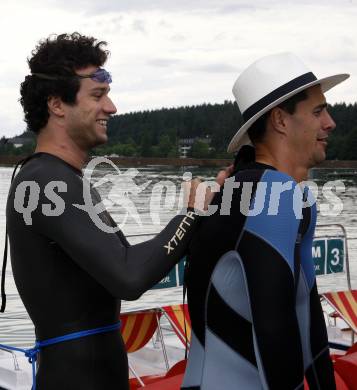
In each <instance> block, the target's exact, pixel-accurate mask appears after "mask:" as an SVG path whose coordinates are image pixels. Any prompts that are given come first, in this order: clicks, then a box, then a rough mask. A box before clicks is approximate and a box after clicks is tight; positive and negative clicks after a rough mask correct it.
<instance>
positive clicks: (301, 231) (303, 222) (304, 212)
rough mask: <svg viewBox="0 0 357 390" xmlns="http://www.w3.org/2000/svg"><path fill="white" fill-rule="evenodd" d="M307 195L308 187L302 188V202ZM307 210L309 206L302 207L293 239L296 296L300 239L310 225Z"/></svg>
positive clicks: (299, 264) (305, 199) (299, 262)
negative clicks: (296, 231) (294, 238)
mask: <svg viewBox="0 0 357 390" xmlns="http://www.w3.org/2000/svg"><path fill="white" fill-rule="evenodd" d="M307 197H308V188H304V192H303V202H304V203H305V202H307ZM309 210H310V208H303V209H302V218H301V220H300V224H299V229H298V233H297V236H296V241H295V249H294V254H295V261H294V281H295V297H296V293H297V288H298V284H299V277H300V267H301V257H300V247H301V241H302V238H303V236H304V234H305V233H306V232H307V229H308V228H309V225H310V218H309V216H308V215H307V213H308V212H309Z"/></svg>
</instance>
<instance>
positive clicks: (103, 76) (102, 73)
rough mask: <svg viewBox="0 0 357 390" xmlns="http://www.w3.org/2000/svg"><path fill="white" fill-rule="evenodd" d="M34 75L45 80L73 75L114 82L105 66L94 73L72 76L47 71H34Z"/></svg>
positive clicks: (61, 78) (60, 78)
mask: <svg viewBox="0 0 357 390" xmlns="http://www.w3.org/2000/svg"><path fill="white" fill-rule="evenodd" d="M32 75H33V76H36V77H39V78H40V79H45V80H65V79H67V78H71V77H78V78H79V79H91V80H93V81H96V82H98V83H108V84H110V83H111V82H112V76H111V74H110V73H109V72H108V71H106V70H105V69H103V68H98V69H97V70H96V71H95V72H94V73H91V74H85V75H82V74H75V75H71V76H59V75H58V76H57V75H52V74H47V73H32Z"/></svg>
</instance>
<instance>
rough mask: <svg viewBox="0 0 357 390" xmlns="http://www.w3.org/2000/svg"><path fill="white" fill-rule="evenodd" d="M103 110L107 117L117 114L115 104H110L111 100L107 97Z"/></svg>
mask: <svg viewBox="0 0 357 390" xmlns="http://www.w3.org/2000/svg"><path fill="white" fill-rule="evenodd" d="M103 110H104V111H105V112H106V113H107V114H109V115H113V114H115V113H116V112H117V108H116V107H115V104H114V103H113V102H112V100H111V99H110V97H108V96H107V98H106V100H105V104H104V107H103Z"/></svg>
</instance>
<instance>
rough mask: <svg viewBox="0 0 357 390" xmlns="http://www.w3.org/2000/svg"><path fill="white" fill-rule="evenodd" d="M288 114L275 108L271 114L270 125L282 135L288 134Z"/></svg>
mask: <svg viewBox="0 0 357 390" xmlns="http://www.w3.org/2000/svg"><path fill="white" fill-rule="evenodd" d="M288 115H289V114H288V113H287V112H286V111H284V110H283V109H281V108H280V107H274V108H273V109H272V110H271V113H270V117H269V119H270V123H271V125H272V127H273V128H274V129H275V130H276V131H277V132H278V133H280V134H286V132H287V124H288Z"/></svg>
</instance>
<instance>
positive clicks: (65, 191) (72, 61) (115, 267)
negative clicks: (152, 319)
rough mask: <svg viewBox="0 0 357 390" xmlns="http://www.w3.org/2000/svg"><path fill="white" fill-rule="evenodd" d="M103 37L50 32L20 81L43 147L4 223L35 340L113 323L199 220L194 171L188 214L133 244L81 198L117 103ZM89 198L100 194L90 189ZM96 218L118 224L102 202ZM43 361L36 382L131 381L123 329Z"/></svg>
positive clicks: (18, 182) (109, 385) (46, 386)
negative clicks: (91, 158) (85, 172)
mask: <svg viewBox="0 0 357 390" xmlns="http://www.w3.org/2000/svg"><path fill="white" fill-rule="evenodd" d="M104 46H105V42H98V41H96V40H95V39H94V38H90V37H86V36H82V35H80V34H78V33H74V34H72V35H68V34H63V35H59V36H55V37H51V38H48V39H46V40H44V41H42V42H41V43H40V44H39V45H38V46H37V48H36V50H35V51H34V52H33V53H32V57H31V58H30V59H29V61H28V63H29V66H30V71H31V74H30V75H28V76H26V78H25V80H24V82H23V83H22V84H21V104H22V106H23V109H24V112H25V120H26V122H27V125H28V129H29V130H32V131H34V132H35V133H36V134H37V147H36V152H35V154H34V155H33V156H31V158H30V159H28V160H27V161H25V163H24V164H23V166H22V168H21V170H20V171H19V173H18V175H17V176H16V177H15V179H14V181H13V183H12V186H11V189H10V193H9V198H8V203H7V227H8V233H9V239H10V249H11V261H12V270H13V274H14V278H15V282H16V285H17V288H18V291H19V293H20V296H21V298H22V300H23V302H24V305H25V307H26V309H27V311H28V313H29V315H30V317H31V319H32V321H33V323H34V325H35V332H36V338H37V340H39V341H43V340H48V339H52V338H55V337H59V336H63V335H68V334H72V333H74V332H79V331H85V330H93V329H98V328H102V327H108V326H110V325H113V324H116V323H117V322H118V319H119V314H120V299H125V300H134V299H137V298H138V297H139V296H140V295H141V294H142V293H144V292H145V291H146V290H147V289H149V288H150V287H152V286H153V285H154V284H155V283H157V282H158V281H159V280H160V279H161V278H162V277H163V276H164V275H165V274H167V273H168V272H169V271H170V269H171V268H172V267H173V266H174V265H175V264H176V263H177V262H178V261H179V260H180V259H181V258H182V257H183V256H184V255H185V253H186V251H187V247H188V243H189V241H190V239H191V237H192V235H193V233H194V231H195V229H196V225H197V219H198V217H197V215H196V213H195V212H194V210H193V208H192V207H193V205H194V201H195V191H196V188H197V185H198V181H197V180H196V181H193V183H192V185H191V192H190V194H189V201H188V208H187V210H188V211H187V213H186V214H184V215H178V216H176V217H174V218H173V220H172V221H171V222H170V223H169V224H168V225H167V227H166V228H165V229H164V230H163V231H162V232H161V233H160V234H159V235H157V236H156V237H155V238H154V239H152V240H150V241H147V242H144V243H142V244H138V245H134V246H130V245H129V243H128V242H127V240H126V239H125V237H124V235H123V233H122V232H121V231H117V232H116V233H114V232H113V233H108V232H105V231H103V230H101V229H99V228H98V227H97V226H96V225H95V223H94V222H93V221H92V219H91V218H90V215H89V213H88V212H86V210H83V209H82V208H78V207H76V206H75V205H83V204H84V203H85V201H84V199H83V197H84V195H83V186H84V181H85V178H83V176H82V168H83V166H84V165H85V163H86V160H87V158H88V151H89V150H90V149H92V148H93V147H95V146H97V145H99V144H102V143H104V142H106V140H107V134H106V131H107V122H108V120H109V118H110V116H111V115H112V114H114V113H115V112H116V108H115V106H114V104H113V103H112V101H111V100H110V98H109V96H108V93H109V89H110V88H109V84H110V82H111V77H110V74H109V73H108V72H107V71H106V70H105V69H103V68H101V67H102V65H103V64H104V63H105V61H106V59H107V55H108V52H107V51H105V50H104ZM224 178H225V174H224V173H221V175H220V180H221V181H222V180H224ZM91 198H92V200H93V203H94V204H97V203H99V202H100V197H99V195H98V193H97V192H96V191H95V190H94V189H93V188H91ZM25 210H27V211H25ZM29 210H31V211H29ZM99 217H100V218H101V220H102V222H104V223H105V224H106V225H107V226H108V227H115V226H116V225H115V223H114V221H113V220H112V218H111V217H110V215H109V214H108V213H107V212H106V211H102V212H101V213H100V215H99ZM168 248H169V250H168ZM38 361H39V367H38V372H37V380H36V384H37V389H38V390H57V389H58V390H59V389H61V390H80V389H83V390H109V389H121V390H123V389H128V365H127V355H126V352H125V347H124V345H123V341H122V338H121V334H120V331H119V330H118V329H117V330H112V331H108V332H104V333H100V334H95V335H92V336H87V337H82V338H79V339H75V340H72V341H64V342H62V343H58V344H54V345H51V346H48V347H45V348H43V349H41V351H40V352H39V357H38Z"/></svg>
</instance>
